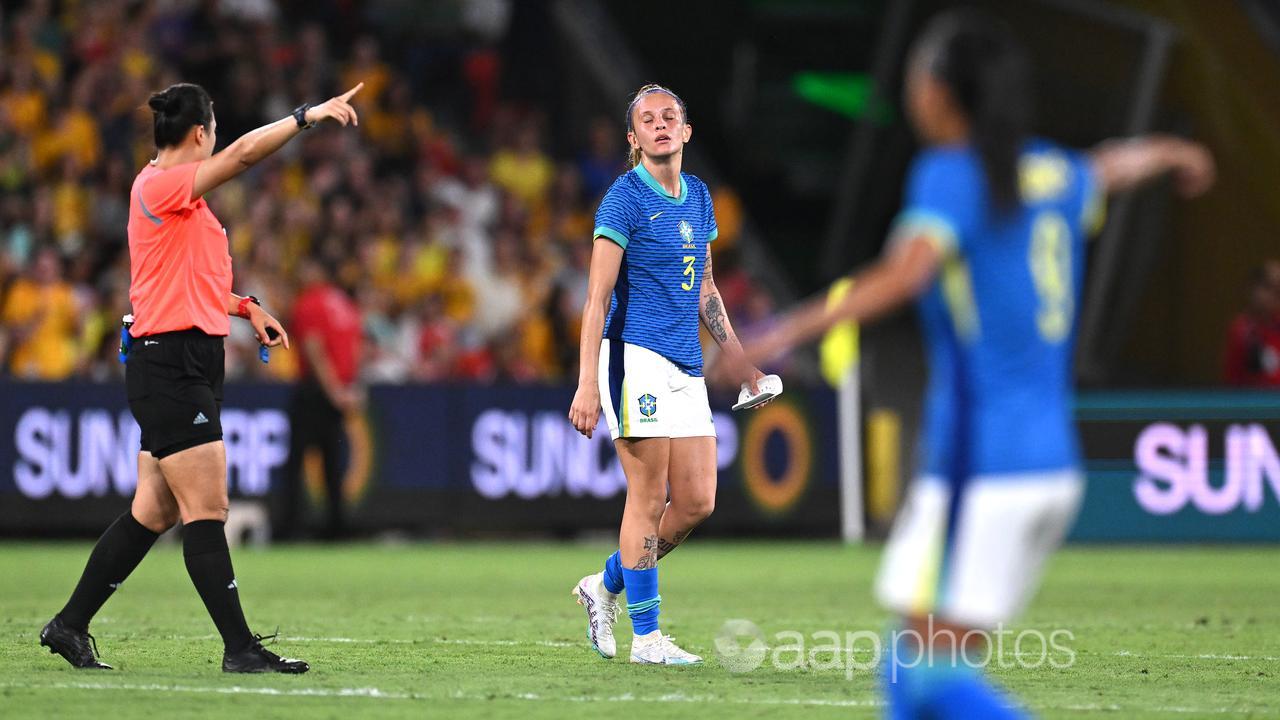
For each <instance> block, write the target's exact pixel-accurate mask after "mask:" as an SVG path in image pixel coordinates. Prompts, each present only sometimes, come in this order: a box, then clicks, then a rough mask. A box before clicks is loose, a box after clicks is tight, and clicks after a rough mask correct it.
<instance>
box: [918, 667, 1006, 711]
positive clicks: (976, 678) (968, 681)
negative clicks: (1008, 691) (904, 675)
mask: <svg viewBox="0 0 1280 720" xmlns="http://www.w3.org/2000/svg"><path fill="white" fill-rule="evenodd" d="M932 696H933V697H932V700H931V702H930V703H929V705H930V707H932V709H933V717H936V718H940V719H941V720H1020V719H1021V718H1026V717H1029V716H1028V715H1026V714H1025V713H1024V712H1022V710H1020V709H1018V708H1016V707H1014V706H1013V705H1012V704H1011V703H1010V701H1009V699H1008V698H1006V697H1005V696H1004V695H1003V694H1002V693H1001V692H1000V691H999V690H996V689H995V687H993V686H992V685H991V683H989V682H987V680H986V678H984V677H983V676H982V673H981V672H977V671H974V672H971V673H965V674H961V675H959V676H957V677H952V678H948V679H947V681H945V682H940V683H938V688H937V690H936V691H934V692H933V693H932Z"/></svg>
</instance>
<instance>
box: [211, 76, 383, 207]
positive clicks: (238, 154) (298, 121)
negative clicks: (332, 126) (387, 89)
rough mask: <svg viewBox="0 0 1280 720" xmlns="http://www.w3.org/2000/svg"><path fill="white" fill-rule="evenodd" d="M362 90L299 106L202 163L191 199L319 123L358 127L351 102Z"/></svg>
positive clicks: (356, 89)
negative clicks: (310, 104) (284, 116)
mask: <svg viewBox="0 0 1280 720" xmlns="http://www.w3.org/2000/svg"><path fill="white" fill-rule="evenodd" d="M362 87H364V83H360V84H359V85H356V86H355V87H353V88H351V89H350V90H348V91H346V92H345V93H343V94H341V95H339V96H337V97H335V98H330V99H329V100H327V101H326V102H323V103H321V104H319V105H316V106H314V107H312V106H308V105H300V106H299V107H298V108H297V109H296V110H294V112H293V115H292V116H290V117H287V118H283V119H281V120H277V121H275V122H273V123H271V124H270V125H263V126H262V127H260V128H258V129H257V130H253V131H251V132H248V133H245V134H244V135H242V136H241V137H240V138H239V139H237V140H236V141H235V142H233V143H231V144H230V145H228V146H227V148H226V149H225V150H223V151H222V152H220V153H217V154H215V155H213V156H212V157H210V158H209V159H208V160H206V161H204V162H203V163H201V164H200V168H199V169H198V170H196V177H195V182H194V183H192V186H191V199H192V200H194V199H196V198H198V197H200V196H202V195H204V194H205V193H207V192H209V191H210V190H213V189H214V188H216V187H218V186H219V185H221V184H222V183H224V182H226V181H228V180H230V179H231V178H233V177H235V176H237V175H239V174H240V173H242V172H244V171H245V170H248V169H249V168H250V167H252V166H254V165H256V164H258V163H259V162H261V161H262V159H263V158H265V157H267V156H268V155H270V154H271V153H273V152H275V151H277V150H279V149H280V148H282V147H284V144H285V143H287V142H289V140H291V139H293V138H294V137H295V136H297V135H298V133H300V132H302V131H303V130H306V129H307V128H309V127H311V126H313V125H315V124H316V123H319V122H322V121H324V120H336V121H337V122H338V123H340V124H341V125H342V126H343V127H346V126H347V125H359V124H360V118H359V117H357V116H356V110H355V108H353V107H351V105H350V104H349V101H350V100H351V98H352V96H354V95H355V94H356V93H358V92H360V88H362Z"/></svg>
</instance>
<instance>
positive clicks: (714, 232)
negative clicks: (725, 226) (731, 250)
mask: <svg viewBox="0 0 1280 720" xmlns="http://www.w3.org/2000/svg"><path fill="white" fill-rule="evenodd" d="M718 237H720V228H716V229H715V230H712V231H711V234H710V235H708V236H707V242H715V241H716V238H718Z"/></svg>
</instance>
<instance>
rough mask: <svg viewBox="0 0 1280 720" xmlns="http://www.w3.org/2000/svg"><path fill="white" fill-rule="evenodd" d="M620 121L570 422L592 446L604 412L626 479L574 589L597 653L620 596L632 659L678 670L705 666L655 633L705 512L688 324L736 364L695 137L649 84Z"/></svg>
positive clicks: (700, 391) (609, 644)
mask: <svg viewBox="0 0 1280 720" xmlns="http://www.w3.org/2000/svg"><path fill="white" fill-rule="evenodd" d="M626 119H627V141H628V142H629V143H630V144H631V166H632V169H631V170H630V171H629V172H626V173H624V174H622V175H621V176H619V177H618V179H617V180H615V181H614V183H613V185H612V186H611V187H610V188H609V190H608V192H606V193H605V196H604V199H603V200H601V201H600V208H599V209H598V210H597V211H596V228H595V233H594V235H595V243H594V247H593V250H592V253H591V269H590V271H589V275H588V280H587V302H586V307H585V308H584V309H583V317H582V341H581V348H580V354H581V370H580V375H579V377H578V390H577V392H576V393H575V394H574V397H573V404H572V406H571V407H570V408H569V420H570V421H571V422H572V423H573V426H574V427H575V428H577V430H578V431H579V432H581V433H582V434H584V435H586V436H587V437H591V434H592V433H593V432H594V431H595V428H596V423H597V422H599V419H600V412H601V409H602V408H603V410H604V413H605V418H606V419H607V421H608V424H609V434H610V436H611V437H612V438H613V441H614V447H615V448H617V451H618V457H619V458H620V459H621V461H622V469H623V472H624V473H625V474H626V477H627V504H626V509H625V510H624V511H623V514H622V529H621V532H620V534H619V538H618V547H619V550H618V552H615V553H614V554H613V555H611V556H609V558H608V560H606V561H605V565H604V572H600V573H595V574H593V575H588V576H586V577H584V578H582V580H581V581H580V582H579V583H578V585H577V587H575V588H574V591H573V592H574V595H575V596H576V597H577V599H578V602H579V603H581V604H582V605H583V606H584V607H585V608H586V611H587V637H588V639H589V640H590V641H591V645H592V647H593V648H594V649H595V650H596V652H598V653H600V655H601V656H603V657H605V658H612V657H613V656H614V655H615V654H616V652H617V647H616V642H615V640H614V637H613V623H614V622H615V620H616V618H617V612H618V604H617V598H618V593H620V592H622V590H623V588H624V587H625V588H626V591H627V612H628V613H629V614H630V615H631V624H632V627H633V630H634V631H635V639H634V640H633V641H632V643H631V661H632V662H635V663H647V664H658V665H689V664H697V663H700V662H702V658H700V657H698V656H696V655H693V654H690V653H688V652H685V651H684V650H681V649H680V648H679V647H677V646H676V645H675V643H673V642H672V641H671V638H669V637H667V636H665V635H663V634H662V632H661V631H660V630H659V629H658V606H659V604H660V603H661V602H662V596H660V595H659V594H658V560H659V559H660V558H662V557H663V556H664V555H666V554H667V553H669V552H671V551H672V550H674V549H676V547H677V546H678V545H680V543H681V542H683V541H684V540H685V538H687V537H688V536H689V533H690V532H691V531H692V530H693V528H695V527H697V526H698V523H700V522H702V521H703V520H704V519H706V517H707V516H708V515H710V514H711V509H712V508H713V507H714V505H715V496H716V427H715V422H714V420H713V418H712V416H711V407H710V405H709V403H708V402H707V384H706V381H705V379H704V378H703V375H702V345H701V344H700V343H699V341H698V320H699V318H701V320H702V323H703V324H704V325H706V327H707V330H709V331H710V332H711V335H712V337H714V338H715V340H716V342H717V343H719V345H720V347H721V348H722V350H723V351H724V354H725V356H726V357H727V358H732V360H731V362H733V364H734V366H735V367H745V360H743V359H742V357H741V355H742V346H741V344H739V342H738V338H737V336H736V335H734V332H733V327H732V326H731V325H730V324H729V319H728V317H726V316H725V309H724V303H723V302H722V301H721V299H720V291H719V290H717V289H716V283H715V280H714V279H713V278H712V274H711V242H712V241H713V240H715V239H716V218H715V212H714V210H713V208H712V206H711V194H710V193H709V192H708V191H707V186H706V185H704V184H703V183H702V181H701V180H699V179H698V178H696V177H694V176H693V175H688V174H686V173H682V172H681V171H680V167H681V163H682V161H683V157H684V144H685V143H686V142H688V141H689V137H690V136H691V135H692V133H693V127H692V126H691V125H690V124H689V123H688V117H687V115H686V113H685V106H684V103H683V102H682V101H681V100H680V98H679V97H677V96H676V94H675V93H674V92H672V91H670V90H668V89H666V88H664V87H661V86H658V85H646V86H644V87H642V88H640V90H639V91H638V92H636V94H635V97H634V98H633V99H632V100H631V103H630V104H629V105H628V106H627V118H626ZM606 311H607V317H606ZM602 338H603V339H602ZM761 377H763V375H762V374H761V373H760V371H759V370H756V369H755V368H749V369H747V370H745V371H744V372H743V373H742V377H741V378H740V379H741V380H743V381H746V382H747V383H748V384H749V385H750V387H751V391H752V393H755V392H757V387H756V380H757V379H759V378H761ZM668 492H669V493H670V494H668Z"/></svg>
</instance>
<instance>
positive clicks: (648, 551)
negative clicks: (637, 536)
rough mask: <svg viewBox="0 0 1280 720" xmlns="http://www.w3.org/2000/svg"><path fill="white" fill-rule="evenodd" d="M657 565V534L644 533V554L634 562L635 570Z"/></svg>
mask: <svg viewBox="0 0 1280 720" xmlns="http://www.w3.org/2000/svg"><path fill="white" fill-rule="evenodd" d="M655 567H658V536H657V535H646V536H645V538H644V555H641V556H640V561H639V562H637V563H636V566H635V569H636V570H648V569H649V568H655Z"/></svg>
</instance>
